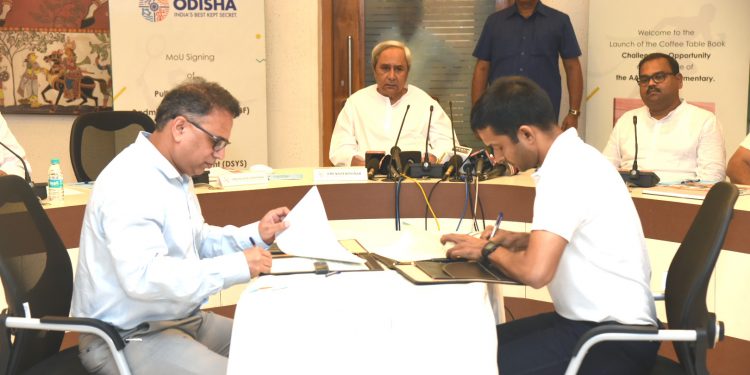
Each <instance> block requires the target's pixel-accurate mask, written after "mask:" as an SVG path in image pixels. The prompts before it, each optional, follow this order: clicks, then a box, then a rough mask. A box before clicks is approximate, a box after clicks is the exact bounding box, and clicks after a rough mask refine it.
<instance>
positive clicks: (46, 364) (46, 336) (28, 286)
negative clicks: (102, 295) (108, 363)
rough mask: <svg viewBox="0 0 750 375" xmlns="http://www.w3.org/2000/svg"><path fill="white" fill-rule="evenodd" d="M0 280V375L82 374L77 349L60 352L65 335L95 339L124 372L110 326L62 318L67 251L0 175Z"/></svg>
mask: <svg viewBox="0 0 750 375" xmlns="http://www.w3.org/2000/svg"><path fill="white" fill-rule="evenodd" d="M0 279H1V280H2V284H3V289H4V291H5V300H6V301H7V303H8V308H7V309H6V310H3V311H2V313H0V373H1V374H14V375H15V374H86V371H85V369H84V368H83V366H82V365H81V362H80V360H79V359H78V347H77V346H74V347H72V348H69V349H66V350H64V351H62V352H61V351H60V344H61V342H62V339H63V335H64V332H65V331H75V332H85V333H91V334H96V335H97V336H99V337H101V338H102V339H104V341H105V342H107V344H108V345H109V347H110V349H111V350H112V352H113V354H114V357H115V359H116V361H117V364H118V368H120V372H121V374H129V373H130V371H129V369H128V367H127V363H126V361H125V356H124V355H123V353H122V349H123V348H124V347H125V342H124V341H123V340H122V338H121V337H120V335H119V334H118V333H117V330H115V329H114V327H112V326H111V325H108V324H106V323H104V322H101V321H99V320H96V319H84V318H70V317H68V314H69V311H70V301H71V295H72V292H73V271H72V266H71V264H70V257H69V256H68V251H67V250H66V249H65V246H64V245H63V242H62V240H61V239H60V237H59V236H58V234H57V232H56V231H55V228H54V227H53V226H52V223H51V222H50V220H49V218H48V217H47V214H46V213H45V212H44V210H43V209H42V206H41V204H40V203H39V200H38V199H37V197H36V196H35V195H34V193H33V192H32V191H31V188H30V187H29V184H27V183H26V182H25V181H24V179H22V178H20V177H18V176H2V177H0Z"/></svg>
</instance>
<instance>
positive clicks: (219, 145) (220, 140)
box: [186, 119, 231, 152]
mask: <svg viewBox="0 0 750 375" xmlns="http://www.w3.org/2000/svg"><path fill="white" fill-rule="evenodd" d="M186 120H187V119H186ZM187 123H188V124H190V125H193V126H195V127H196V128H198V130H200V131H202V132H204V133H206V135H208V136H209V137H211V141H213V142H214V151H217V152H218V151H221V150H223V149H224V147H227V146H229V145H230V144H231V142H229V140H228V139H226V138H224V137H220V136H218V135H214V134H211V132H209V131H208V130H206V129H204V128H203V127H202V126H200V124H198V123H197V122H193V121H190V120H187Z"/></svg>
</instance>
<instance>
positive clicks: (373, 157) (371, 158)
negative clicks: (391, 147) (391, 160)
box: [365, 151, 385, 180]
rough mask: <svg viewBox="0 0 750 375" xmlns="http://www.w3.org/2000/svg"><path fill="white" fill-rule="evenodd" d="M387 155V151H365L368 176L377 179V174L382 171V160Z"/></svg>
mask: <svg viewBox="0 0 750 375" xmlns="http://www.w3.org/2000/svg"><path fill="white" fill-rule="evenodd" d="M384 157H385V151H367V152H366V153H365V167H366V168H367V178H368V179H370V180H374V179H375V174H377V173H378V172H379V171H380V162H381V160H383V158H384Z"/></svg>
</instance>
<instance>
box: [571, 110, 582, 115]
mask: <svg viewBox="0 0 750 375" xmlns="http://www.w3.org/2000/svg"><path fill="white" fill-rule="evenodd" d="M568 114H569V115H573V116H578V115H580V114H581V111H579V110H577V109H571V110H569V111H568Z"/></svg>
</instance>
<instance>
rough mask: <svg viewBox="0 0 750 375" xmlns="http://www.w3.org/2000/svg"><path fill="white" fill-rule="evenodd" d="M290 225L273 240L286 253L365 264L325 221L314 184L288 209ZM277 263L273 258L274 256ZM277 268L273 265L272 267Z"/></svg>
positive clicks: (323, 211) (318, 194)
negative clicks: (339, 239)
mask: <svg viewBox="0 0 750 375" xmlns="http://www.w3.org/2000/svg"><path fill="white" fill-rule="evenodd" d="M284 221H286V222H288V223H289V227H288V228H286V230H284V231H283V232H281V233H280V234H279V235H278V236H276V244H277V245H278V246H279V249H280V250H281V251H283V252H284V254H287V255H293V256H298V257H303V258H313V259H325V260H334V261H339V262H347V263H356V264H364V263H365V260H364V259H362V258H360V257H358V256H356V255H354V254H352V253H351V252H350V251H348V250H346V249H345V248H344V247H343V246H342V245H341V243H339V241H338V240H337V239H336V235H335V234H334V233H333V229H331V226H330V225H329V224H328V216H327V215H326V211H325V208H324V207H323V199H322V198H321V197H320V192H319V191H318V187H317V186H313V187H312V188H310V190H309V191H308V192H307V194H305V196H304V197H302V200H301V201H299V203H297V205H296V206H294V208H293V209H292V210H291V211H290V212H289V214H288V215H287V216H286V219H284ZM274 263H276V260H274ZM273 271H274V272H276V269H274V270H273Z"/></svg>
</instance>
